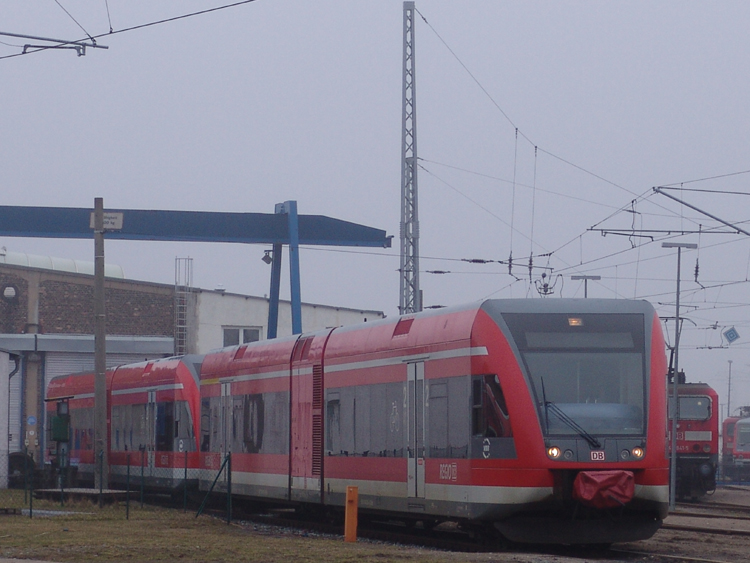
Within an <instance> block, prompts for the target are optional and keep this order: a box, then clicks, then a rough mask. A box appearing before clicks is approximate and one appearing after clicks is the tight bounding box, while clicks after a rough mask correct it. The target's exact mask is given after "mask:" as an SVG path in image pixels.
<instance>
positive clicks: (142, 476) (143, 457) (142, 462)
mask: <svg viewBox="0 0 750 563" xmlns="http://www.w3.org/2000/svg"><path fill="white" fill-rule="evenodd" d="M145 457H146V448H141V508H143V488H144V480H145V477H144V474H143V470H144V466H143V464H144V460H145Z"/></svg>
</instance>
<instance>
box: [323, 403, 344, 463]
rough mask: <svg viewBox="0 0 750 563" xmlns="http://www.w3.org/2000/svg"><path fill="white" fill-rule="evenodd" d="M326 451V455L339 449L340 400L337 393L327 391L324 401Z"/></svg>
mask: <svg viewBox="0 0 750 563" xmlns="http://www.w3.org/2000/svg"><path fill="white" fill-rule="evenodd" d="M326 451H328V455H335V454H337V453H338V452H339V451H341V401H340V400H339V394H338V393H329V394H328V401H327V403H326Z"/></svg>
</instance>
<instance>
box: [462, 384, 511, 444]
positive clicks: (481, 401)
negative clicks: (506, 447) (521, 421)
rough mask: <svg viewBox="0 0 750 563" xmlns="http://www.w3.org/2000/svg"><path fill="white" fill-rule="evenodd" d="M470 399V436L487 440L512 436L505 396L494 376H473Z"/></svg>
mask: <svg viewBox="0 0 750 563" xmlns="http://www.w3.org/2000/svg"><path fill="white" fill-rule="evenodd" d="M471 397H472V404H471V433H472V435H474V436H484V437H489V438H492V437H510V436H513V431H512V429H511V425H510V418H509V416H508V406H507V404H506V402H505V394H504V393H503V389H502V387H501V386H500V379H499V378H498V377H497V376H496V375H480V376H475V377H474V378H473V380H472V383H471Z"/></svg>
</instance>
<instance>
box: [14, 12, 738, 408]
mask: <svg viewBox="0 0 750 563" xmlns="http://www.w3.org/2000/svg"><path fill="white" fill-rule="evenodd" d="M222 4H223V2H221V1H219V0H211V1H209V0H180V1H176V0H174V1H168V0H165V1H161V2H151V1H145V0H106V1H105V0H101V1H95V0H86V1H84V0H59V1H56V0H5V1H4V2H3V6H2V8H0V13H1V14H2V17H0V21H1V22H2V23H0V31H3V32H9V33H17V34H28V35H35V36H42V37H52V38H59V39H80V38H82V37H85V36H86V34H90V35H92V36H99V35H101V34H106V33H107V32H108V31H109V29H110V26H111V27H112V29H113V30H114V31H115V32H117V33H114V34H112V35H107V36H104V37H100V38H99V39H98V43H99V44H100V45H106V46H108V47H109V49H108V50H103V49H89V50H87V53H86V56H84V57H77V56H76V54H75V52H73V51H63V50H47V51H44V52H40V53H32V54H28V55H25V56H17V57H11V58H5V59H0V73H1V74H2V79H1V82H0V93H1V96H2V98H1V100H2V106H3V110H2V111H1V112H0V127H1V128H2V131H3V135H2V137H1V138H0V159H1V160H0V170H1V171H2V179H3V194H4V197H3V200H2V204H3V205H49V206H71V207H86V206H92V205H93V199H94V198H95V197H98V196H101V197H103V198H104V203H105V206H106V207H107V208H110V209H116V208H144V209H181V210H212V211H241V212H266V213H271V212H273V208H274V204H276V203H278V202H282V201H285V200H296V201H297V202H298V208H299V212H300V213H302V214H323V215H329V216H332V217H336V218H339V219H344V220H348V221H353V222H356V223H361V224H365V225H369V226H372V227H377V228H380V229H385V230H386V231H387V232H388V234H391V235H394V237H395V238H394V246H393V248H392V249H389V250H377V249H375V250H371V249H364V250H357V249H313V248H305V249H303V250H302V251H301V267H302V298H303V300H304V301H307V302H315V303H325V304H330V305H341V306H346V307H355V308H359V307H361V308H367V309H378V310H383V311H385V313H386V314H388V315H395V314H397V306H398V288H399V283H398V282H399V278H398V272H397V269H398V267H399V258H398V248H399V245H398V234H399V220H400V208H399V201H400V166H401V162H400V149H401V147H400V144H401V86H402V82H401V81H402V76H401V72H402V70H401V64H402V21H403V5H402V2H401V1H399V0H377V1H369V2H364V1H351V0H348V1H347V0H315V1H314V2H311V1H309V0H307V1H303V0H257V1H255V2H253V3H249V4H245V5H242V6H238V7H234V8H230V9H226V10H221V11H216V12H212V13H210V14H206V15H202V16H197V17H193V18H187V19H182V20H179V21H175V22H171V23H165V24H162V25H155V26H151V27H146V28H142V29H139V30H134V31H128V32H121V30H124V29H127V28H130V27H133V26H138V25H142V24H146V23H149V22H153V21H157V20H161V19H164V18H170V17H174V16H178V15H181V14H187V13H189V12H193V11H197V10H202V9H206V8H211V7H216V6H220V5H222ZM63 7H64V8H65V10H67V12H69V14H70V16H69V15H68V14H66V12H65V11H64V10H63ZM416 7H417V9H418V10H419V12H420V14H421V16H423V17H424V19H422V18H421V17H420V18H419V19H418V21H417V25H416V28H415V39H416V76H417V77H416V81H417V116H418V117H417V121H418V149H419V156H420V157H421V158H422V161H421V165H422V168H421V169H420V171H419V205H420V209H419V211H420V227H421V231H420V234H421V239H420V245H421V255H422V259H421V270H422V272H423V273H422V274H421V281H422V288H423V290H424V295H425V297H424V301H425V305H452V304H458V303H463V302H467V301H473V300H477V299H481V298H485V297H533V298H539V294H538V293H537V292H536V289H535V284H534V283H531V282H530V281H529V271H528V267H527V266H528V259H529V255H530V254H533V256H534V259H533V264H534V266H535V267H539V266H547V267H549V268H551V270H546V271H548V272H550V279H551V281H552V282H553V283H554V284H555V285H554V294H553V295H551V296H550V297H548V298H556V297H558V296H563V297H583V286H582V284H581V283H580V282H574V281H572V280H571V279H570V276H571V275H581V274H589V275H600V276H601V277H602V280H601V281H599V282H590V283H589V287H588V293H589V296H591V297H618V298H645V299H648V300H650V301H651V302H652V303H654V305H655V306H656V307H657V310H658V311H659V313H660V315H662V316H664V317H673V316H674V298H675V289H676V274H677V271H676V267H677V266H676V253H675V251H674V250H669V249H664V248H662V247H661V244H662V242H664V241H666V240H668V241H672V242H675V241H676V242H693V243H697V244H699V245H700V249H699V250H698V251H688V252H684V253H683V261H682V262H683V264H682V265H683V269H682V288H683V292H682V297H681V300H682V303H683V304H685V307H684V308H683V311H682V312H683V314H684V315H686V317H687V318H688V320H687V321H686V322H685V330H684V332H683V336H682V341H681V343H682V347H681V361H680V365H681V366H682V367H684V368H685V370H686V371H687V373H688V379H689V380H704V381H707V382H709V383H711V384H713V385H714V386H716V387H717V389H718V390H719V392H720V393H721V394H722V402H724V403H725V402H726V391H727V376H728V360H730V359H731V360H733V362H734V363H733V381H732V383H733V385H732V405H733V406H739V405H740V404H750V320H748V314H749V313H750V291H748V290H749V286H748V282H747V280H748V271H749V270H750V237H748V236H746V235H743V234H716V233H715V232H711V231H717V230H721V231H727V230H728V229H725V228H723V227H722V226H721V225H720V224H719V223H718V222H716V221H714V220H713V219H711V218H709V217H707V216H704V215H701V214H700V213H698V212H696V211H694V210H691V209H688V208H685V207H682V206H680V205H679V204H678V203H676V202H674V201H672V200H670V199H669V198H667V197H666V196H663V195H659V194H655V193H654V192H653V190H652V188H653V187H654V186H660V185H671V186H672V187H676V188H680V187H681V188H682V190H681V191H671V192H669V193H671V194H672V195H673V196H675V197H678V198H680V199H683V200H684V201H687V202H689V203H691V204H692V205H694V206H697V207H699V208H701V209H703V210H705V211H707V212H709V213H710V214H712V215H714V216H717V217H720V218H721V219H723V220H725V221H728V222H730V223H733V224H737V225H738V226H740V228H743V229H745V230H748V231H750V223H748V219H750V217H749V215H750V214H749V213H748V211H749V210H750V199H748V194H750V189H749V188H748V181H750V174H747V173H745V174H734V173H738V172H745V171H747V170H750V157H749V156H748V154H750V153H749V151H748V144H749V142H750V137H749V135H748V132H749V131H750V113H749V112H748V99H750V78H749V77H748V73H747V59H748V54H750V45H749V42H750V38H749V36H748V33H747V30H748V29H750V3H747V2H741V1H736V2H721V3H714V2H694V1H692V2H691V1H680V2H677V1H666V2H656V3H654V2H646V1H643V2H634V1H633V2H594V1H580V2H574V1H525V2H521V1H489V0H487V1H481V0H479V1H474V2H451V1H448V0H417V2H416ZM71 16H72V18H75V20H76V21H73V19H72V18H71ZM425 20H426V21H425ZM76 22H77V23H76ZM79 24H80V26H79ZM82 28H83V29H85V33H84V31H83V30H82ZM24 43H25V41H24V40H21V39H17V38H11V37H0V57H4V56H10V55H14V54H17V53H19V52H20V51H21V49H22V46H23V44H24ZM516 130H517V131H518V133H517V134H516ZM715 176H722V177H720V178H715V179H713V180H703V181H695V180H702V179H704V178H710V177H715ZM695 189H700V190H711V192H696V191H689V190H695ZM726 192H735V193H726ZM592 227H594V228H595V229H605V230H606V232H607V233H608V234H607V236H602V234H601V232H600V231H591V230H589V229H591V228H592ZM720 227H721V228H720ZM642 230H661V231H664V230H671V231H672V234H671V235H667V234H666V233H650V234H651V235H652V236H653V240H652V239H651V238H643V237H635V236H624V235H627V234H630V235H632V234H634V233H635V232H636V231H642ZM683 230H684V231H698V230H701V231H705V232H703V233H702V234H688V235H684V236H677V235H678V233H679V232H680V231H683ZM0 244H2V245H5V246H6V247H7V248H8V250H10V251H15V252H27V253H31V254H45V255H53V256H61V257H70V258H77V259H80V260H92V259H93V245H92V244H91V242H88V241H60V240H48V239H10V238H6V239H2V240H0ZM263 250H264V248H263V247H260V246H241V245H198V244H179V243H162V244H154V243H132V242H122V241H108V242H107V244H106V253H107V260H108V261H109V262H112V263H116V264H119V265H121V266H123V267H124V269H125V272H126V275H127V276H128V277H132V278H136V279H143V280H148V281H154V282H162V283H173V281H174V259H175V257H177V256H179V257H185V256H191V257H193V258H194V274H195V278H194V282H195V285H197V286H200V287H204V288H214V287H216V286H218V285H220V284H221V285H223V286H224V287H225V288H226V289H227V290H228V291H234V292H239V293H248V294H253V295H263V294H265V293H267V292H268V284H269V276H270V268H268V266H266V265H265V264H264V263H263V262H261V260H260V258H261V256H262V255H263ZM511 252H512V256H513V259H514V262H516V265H515V266H514V267H513V270H512V272H511V274H512V275H510V274H509V272H508V266H507V264H506V263H503V264H501V263H490V264H484V265H479V264H471V263H467V262H462V261H461V260H462V259H473V258H481V259H486V260H496V261H503V262H507V260H508V258H509V256H510V255H511ZM696 260H698V265H699V274H698V282H699V283H696V282H695V281H694V273H695V267H696ZM428 270H429V271H447V272H450V273H445V274H430V273H427V271H428ZM286 271H287V266H286V264H285V268H284V272H285V274H286ZM543 271H545V270H542V269H539V268H535V269H534V270H533V271H532V282H533V281H538V280H539V278H540V275H541V273H542V272H543ZM285 277H286V276H285ZM516 278H518V279H516ZM285 283H286V280H285ZM282 296H288V289H287V288H286V287H284V288H283V289H282ZM731 326H735V327H736V329H737V331H738V332H739V333H740V335H741V339H740V340H739V341H737V342H735V343H734V344H732V345H731V346H729V347H725V348H722V347H721V346H722V345H723V346H726V343H725V342H723V341H722V337H721V333H722V332H723V330H726V328H729V327H731ZM713 327H716V328H713ZM668 328H669V333H670V336H669V338H670V340H672V339H673V336H672V332H673V324H672V323H670V324H669V327H668Z"/></svg>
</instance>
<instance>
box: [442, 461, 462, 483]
mask: <svg viewBox="0 0 750 563" xmlns="http://www.w3.org/2000/svg"><path fill="white" fill-rule="evenodd" d="M440 480H441V481H456V480H458V464H456V463H441V464H440Z"/></svg>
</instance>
